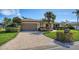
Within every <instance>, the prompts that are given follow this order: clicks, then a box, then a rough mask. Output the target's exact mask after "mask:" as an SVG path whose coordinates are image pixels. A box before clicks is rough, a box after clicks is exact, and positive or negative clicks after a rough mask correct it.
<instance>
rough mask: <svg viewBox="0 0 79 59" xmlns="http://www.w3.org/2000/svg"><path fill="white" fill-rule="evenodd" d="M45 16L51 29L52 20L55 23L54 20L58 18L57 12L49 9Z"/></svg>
mask: <svg viewBox="0 0 79 59" xmlns="http://www.w3.org/2000/svg"><path fill="white" fill-rule="evenodd" d="M44 16H45V19H46V20H47V22H48V29H49V30H50V29H51V22H53V23H54V20H55V18H56V16H55V14H54V13H53V12H51V11H48V12H46V13H45V14H44Z"/></svg>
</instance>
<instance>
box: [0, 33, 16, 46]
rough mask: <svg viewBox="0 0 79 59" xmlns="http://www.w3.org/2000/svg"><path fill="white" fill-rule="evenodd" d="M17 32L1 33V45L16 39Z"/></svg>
mask: <svg viewBox="0 0 79 59" xmlns="http://www.w3.org/2000/svg"><path fill="white" fill-rule="evenodd" d="M16 35H17V32H0V45H2V44H4V43H6V42H8V41H9V40H11V39H13V38H15V37H16Z"/></svg>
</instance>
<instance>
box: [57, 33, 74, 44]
mask: <svg viewBox="0 0 79 59" xmlns="http://www.w3.org/2000/svg"><path fill="white" fill-rule="evenodd" d="M56 36H57V37H56V40H58V41H61V42H63V43H65V42H72V41H73V37H72V36H73V34H72V33H63V32H57V33H56Z"/></svg>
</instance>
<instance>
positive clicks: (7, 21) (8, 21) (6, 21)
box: [4, 17, 11, 27]
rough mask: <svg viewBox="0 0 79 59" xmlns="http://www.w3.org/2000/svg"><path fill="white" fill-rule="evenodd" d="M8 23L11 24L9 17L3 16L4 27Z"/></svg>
mask: <svg viewBox="0 0 79 59" xmlns="http://www.w3.org/2000/svg"><path fill="white" fill-rule="evenodd" d="M10 24H11V19H10V18H7V17H5V18H4V27H7V26H8V25H10Z"/></svg>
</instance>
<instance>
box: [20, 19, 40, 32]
mask: <svg viewBox="0 0 79 59" xmlns="http://www.w3.org/2000/svg"><path fill="white" fill-rule="evenodd" d="M38 28H40V21H38V20H34V19H23V20H22V23H21V30H22V31H36V30H38Z"/></svg>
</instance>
